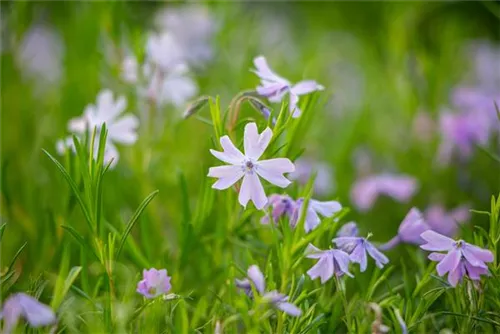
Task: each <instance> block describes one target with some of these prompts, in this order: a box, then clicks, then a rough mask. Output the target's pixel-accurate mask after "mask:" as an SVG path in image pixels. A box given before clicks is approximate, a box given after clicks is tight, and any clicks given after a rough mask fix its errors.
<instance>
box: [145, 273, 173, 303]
mask: <svg viewBox="0 0 500 334" xmlns="http://www.w3.org/2000/svg"><path fill="white" fill-rule="evenodd" d="M142 276H143V279H142V280H141V281H140V282H139V283H138V284H137V292H139V293H140V294H141V295H143V296H144V297H146V298H155V297H158V296H160V295H162V294H166V293H167V292H168V291H170V289H171V288H172V285H171V284H170V279H171V278H170V277H169V276H168V275H167V270H166V269H161V270H157V269H155V268H151V269H149V270H146V269H144V271H143V272H142Z"/></svg>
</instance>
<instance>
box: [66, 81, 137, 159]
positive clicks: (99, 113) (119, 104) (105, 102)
mask: <svg viewBox="0 0 500 334" xmlns="http://www.w3.org/2000/svg"><path fill="white" fill-rule="evenodd" d="M126 107H127V100H126V99H125V97H124V96H120V97H118V99H117V100H116V101H115V100H114V99H113V93H112V92H111V91H110V90H107V89H105V90H103V91H101V92H100V93H99V95H98V96H97V103H96V104H95V105H93V104H91V105H88V106H87V107H86V108H85V110H84V112H83V116H81V117H77V118H73V119H71V120H70V121H69V123H68V130H69V131H71V132H72V133H73V134H75V135H76V136H78V137H83V136H84V135H85V133H86V132H92V131H94V127H97V130H98V131H100V129H101V127H102V125H103V124H104V123H106V128H107V129H108V137H107V140H106V146H105V153H104V163H105V164H107V163H109V162H110V161H111V160H112V159H113V165H112V166H114V165H116V162H117V161H118V158H119V153H118V150H117V148H116V146H115V144H114V143H115V142H116V143H120V144H127V145H131V144H133V143H135V142H136V141H137V133H136V131H137V127H138V126H139V120H138V119H137V117H136V116H134V115H131V114H128V115H124V116H122V117H120V116H121V114H122V113H123V112H124V111H125V108H126ZM95 145H96V147H95V148H94V154H95V155H97V145H98V141H97V140H96V142H95ZM56 147H57V150H58V152H59V154H63V153H64V152H65V151H66V150H67V149H68V148H71V149H72V150H74V147H73V141H72V139H71V137H68V138H66V139H63V140H59V141H58V142H57V143H56Z"/></svg>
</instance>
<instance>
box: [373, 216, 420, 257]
mask: <svg viewBox="0 0 500 334" xmlns="http://www.w3.org/2000/svg"><path fill="white" fill-rule="evenodd" d="M429 229H430V226H429V224H427V222H426V221H425V219H424V217H423V215H422V213H421V212H420V210H419V209H417V208H411V209H410V211H409V212H408V214H407V215H406V216H405V218H404V219H403V221H402V222H401V225H399V229H398V234H397V235H396V236H395V237H394V238H392V239H391V240H389V241H388V242H387V243H385V244H383V245H381V246H380V247H379V249H381V250H388V249H391V248H393V247H395V246H396V245H398V244H399V243H400V242H406V243H409V244H416V245H421V244H423V243H425V241H424V239H422V238H421V237H420V234H422V233H423V232H425V231H427V230H429Z"/></svg>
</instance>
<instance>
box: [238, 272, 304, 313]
mask: <svg viewBox="0 0 500 334" xmlns="http://www.w3.org/2000/svg"><path fill="white" fill-rule="evenodd" d="M247 275H248V278H245V279H242V280H238V279H237V280H236V287H238V288H239V289H242V290H243V292H245V294H246V295H247V296H249V297H251V298H253V293H252V284H253V287H254V288H255V290H256V291H257V292H258V293H259V294H260V295H261V297H262V299H263V300H264V301H265V302H266V303H269V304H271V305H272V306H273V307H274V308H277V309H279V310H281V311H283V312H285V313H287V314H289V315H291V316H294V317H298V316H300V315H301V314H302V311H301V310H300V309H299V308H298V307H297V306H295V305H293V304H292V303H290V302H288V299H289V297H288V296H286V295H284V294H281V293H279V292H277V291H276V290H273V291H269V292H265V290H266V282H265V279H264V275H263V274H262V271H260V269H259V267H257V266H256V265H251V266H250V267H249V268H248V270H247Z"/></svg>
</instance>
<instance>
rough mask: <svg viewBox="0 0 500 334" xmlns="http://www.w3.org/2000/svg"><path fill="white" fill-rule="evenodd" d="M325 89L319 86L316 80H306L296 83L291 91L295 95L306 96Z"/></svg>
mask: <svg viewBox="0 0 500 334" xmlns="http://www.w3.org/2000/svg"><path fill="white" fill-rule="evenodd" d="M323 89H325V87H323V86H322V85H320V84H318V83H317V82H316V81H314V80H304V81H300V82H298V83H296V84H295V85H293V86H292V89H291V91H292V92H293V93H294V94H295V95H304V94H308V93H312V92H315V91H317V90H323Z"/></svg>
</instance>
